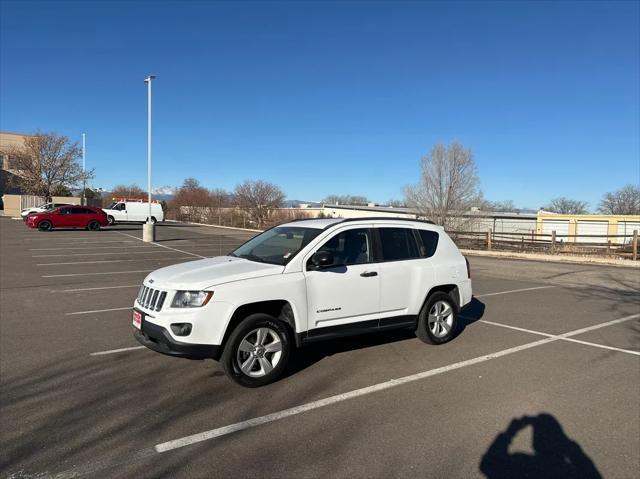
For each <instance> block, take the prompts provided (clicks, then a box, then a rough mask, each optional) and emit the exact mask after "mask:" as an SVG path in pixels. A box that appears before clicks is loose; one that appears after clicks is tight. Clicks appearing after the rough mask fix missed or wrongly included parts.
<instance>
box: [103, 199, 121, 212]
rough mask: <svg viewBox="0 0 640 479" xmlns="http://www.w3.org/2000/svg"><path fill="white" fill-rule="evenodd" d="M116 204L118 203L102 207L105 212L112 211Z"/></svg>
mask: <svg viewBox="0 0 640 479" xmlns="http://www.w3.org/2000/svg"><path fill="white" fill-rule="evenodd" d="M117 204H118V202H117V201H114V202H113V203H109V206H105V207H104V209H105V210H112V209H113V207H114V206H115V205H117Z"/></svg>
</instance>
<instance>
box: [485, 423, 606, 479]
mask: <svg viewBox="0 0 640 479" xmlns="http://www.w3.org/2000/svg"><path fill="white" fill-rule="evenodd" d="M528 426H531V428H532V433H533V441H532V447H533V454H527V453H523V452H516V453H509V445H510V444H511V442H512V441H513V440H514V438H515V437H516V436H517V435H518V434H519V433H520V432H521V431H522V430H523V429H525V428H526V427H528ZM480 471H481V472H482V473H483V474H484V475H485V476H486V477H487V478H489V479H502V478H504V479H506V478H514V477H518V478H563V479H602V475H601V474H600V472H599V471H598V469H597V468H596V466H595V464H594V463H593V461H592V460H591V458H590V457H589V456H587V455H586V454H585V453H584V451H583V450H582V448H581V447H580V445H579V444H578V443H576V442H575V441H572V440H571V439H570V438H568V437H567V436H566V434H565V433H564V431H563V430H562V426H561V425H560V423H559V422H558V421H557V420H556V419H555V418H554V417H553V416H552V415H550V414H546V413H542V414H539V415H538V416H523V417H521V418H518V419H513V420H512V421H511V423H510V424H509V427H507V429H506V431H504V432H502V433H500V434H498V436H497V437H496V438H495V439H494V441H493V443H492V444H491V446H489V449H488V450H487V452H486V453H485V454H484V456H483V457H482V460H481V461H480Z"/></svg>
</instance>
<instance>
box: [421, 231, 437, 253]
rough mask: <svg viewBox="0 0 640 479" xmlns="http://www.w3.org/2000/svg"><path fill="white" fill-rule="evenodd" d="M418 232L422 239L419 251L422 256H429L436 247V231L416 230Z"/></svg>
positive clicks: (434, 251)
mask: <svg viewBox="0 0 640 479" xmlns="http://www.w3.org/2000/svg"><path fill="white" fill-rule="evenodd" d="M418 233H420V239H421V240H422V251H420V253H422V256H423V257H424V258H431V257H432V256H433V255H434V254H435V253H436V248H437V247H438V238H439V235H438V233H436V232H435V231H429V230H418Z"/></svg>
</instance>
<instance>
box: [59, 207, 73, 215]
mask: <svg viewBox="0 0 640 479" xmlns="http://www.w3.org/2000/svg"><path fill="white" fill-rule="evenodd" d="M59 211H60V214H61V215H68V214H71V208H60V210H59Z"/></svg>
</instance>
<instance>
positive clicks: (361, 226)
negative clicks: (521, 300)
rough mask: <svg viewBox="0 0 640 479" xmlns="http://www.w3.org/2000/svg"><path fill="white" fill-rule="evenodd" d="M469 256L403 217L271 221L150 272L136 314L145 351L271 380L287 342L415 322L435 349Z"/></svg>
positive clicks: (249, 379)
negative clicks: (242, 237)
mask: <svg viewBox="0 0 640 479" xmlns="http://www.w3.org/2000/svg"><path fill="white" fill-rule="evenodd" d="M470 301H471V279H470V276H469V267H468V263H467V262H466V259H465V257H464V256H462V254H461V253H460V251H459V250H458V248H457V247H456V245H455V244H454V243H453V241H452V240H451V238H449V236H447V234H446V233H445V232H444V230H443V229H442V228H441V227H439V226H435V225H433V224H432V223H428V222H423V221H418V220H404V219H398V218H358V219H345V220H343V219H312V220H306V219H305V220H298V221H292V222H290V223H287V224H283V225H280V226H276V227H274V228H271V229H269V230H267V231H265V232H264V233H261V234H259V235H258V236H256V237H254V238H253V239H251V240H249V241H247V242H246V243H244V244H243V245H242V246H240V247H238V248H237V249H236V250H235V251H233V252H232V253H229V255H228V256H218V257H215V258H207V259H203V260H198V261H190V262H187V263H182V264H177V265H173V266H168V267H166V268H161V269H159V270H157V271H154V272H152V273H151V274H149V275H148V276H147V277H146V278H145V280H144V282H143V285H142V288H141V289H140V292H139V294H138V298H137V299H136V301H135V304H134V309H133V325H134V335H135V337H136V339H137V340H138V341H139V342H140V343H141V344H143V345H145V346H147V347H148V348H149V349H152V350H154V351H157V352H159V353H164V354H169V355H173V356H181V357H186V358H191V359H204V358H213V359H216V360H220V361H221V362H222V365H223V367H224V370H225V372H226V373H227V375H228V376H229V377H230V378H231V379H233V380H234V381H236V382H237V383H239V384H241V385H243V386H248V387H256V386H261V385H264V384H267V383H269V382H272V381H274V380H275V379H277V378H278V377H279V376H280V375H281V374H282V373H283V372H284V371H285V368H286V366H287V362H288V361H289V358H290V357H291V353H292V349H293V348H294V347H301V346H303V345H305V344H307V343H309V342H312V341H319V340H323V339H331V338H336V337H340V336H345V335H351V334H359V333H364V332H372V331H382V330H389V329H395V328H412V329H414V330H415V332H416V334H417V336H418V337H419V338H420V339H422V340H423V341H425V342H427V343H430V344H441V343H445V342H447V341H449V340H451V339H452V338H454V337H455V335H456V333H457V332H458V331H459V326H460V325H459V323H458V311H459V310H460V308H461V307H463V306H464V305H465V304H467V303H469V302H470Z"/></svg>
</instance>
